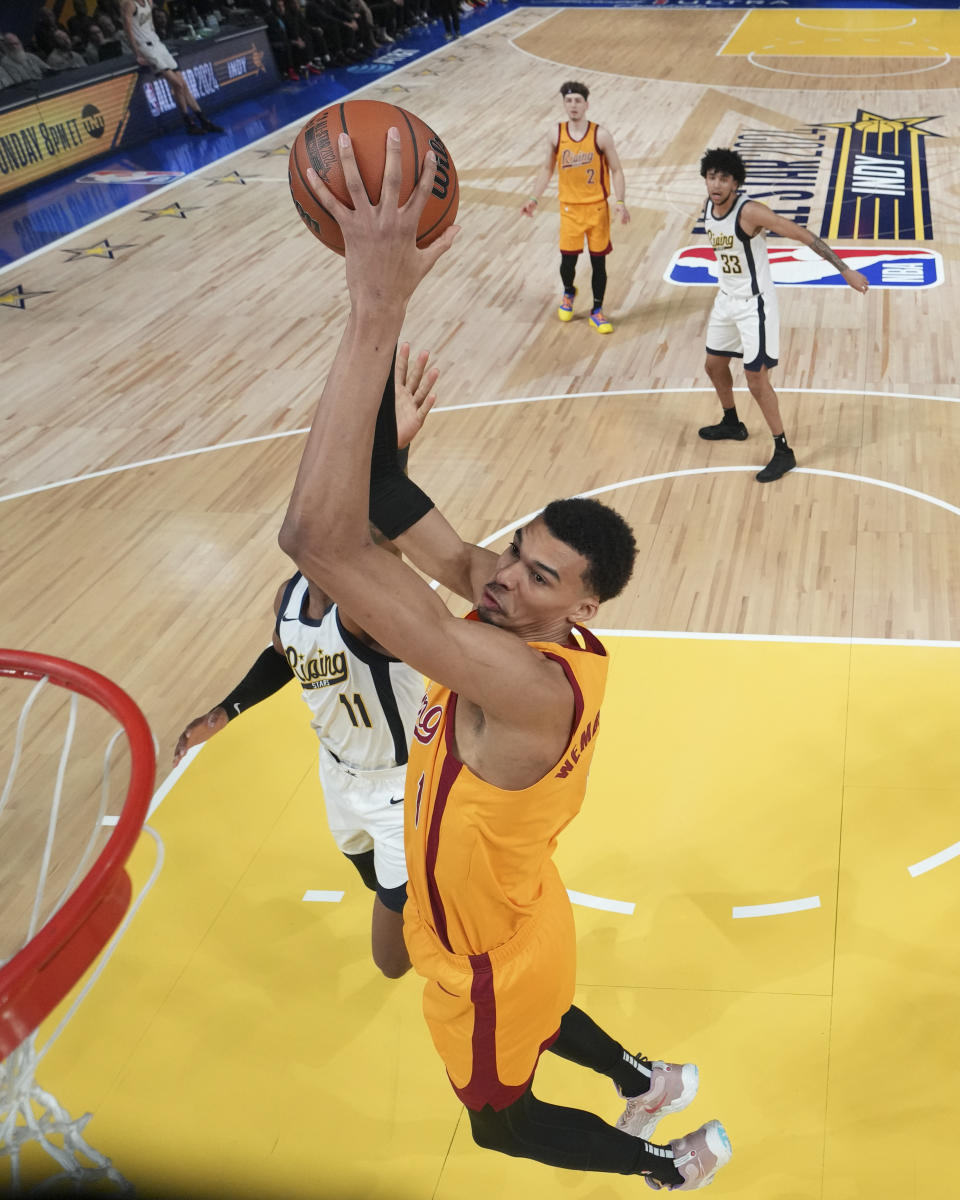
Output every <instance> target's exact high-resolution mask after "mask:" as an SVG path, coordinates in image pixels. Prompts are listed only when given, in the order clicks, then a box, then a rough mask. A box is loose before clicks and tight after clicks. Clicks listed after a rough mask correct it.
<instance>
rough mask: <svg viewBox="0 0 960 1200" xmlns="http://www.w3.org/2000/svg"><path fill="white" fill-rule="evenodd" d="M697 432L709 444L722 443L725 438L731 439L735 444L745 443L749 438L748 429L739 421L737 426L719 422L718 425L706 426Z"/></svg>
mask: <svg viewBox="0 0 960 1200" xmlns="http://www.w3.org/2000/svg"><path fill="white" fill-rule="evenodd" d="M697 432H698V433H699V434H700V436H701V437H702V438H703V439H704V441H707V442H720V441H723V440H724V439H725V438H730V439H731V440H732V441H734V442H745V441H746V440H747V437H748V434H747V427H746V425H744V423H743V422H742V421H737V423H736V424H735V425H729V424H727V422H726V421H719V422H718V423H717V424H716V425H704V427H703V428H702V429H698V430H697Z"/></svg>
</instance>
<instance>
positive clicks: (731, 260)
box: [720, 254, 743, 275]
mask: <svg viewBox="0 0 960 1200" xmlns="http://www.w3.org/2000/svg"><path fill="white" fill-rule="evenodd" d="M720 260H721V262H722V263H723V273H724V275H742V274H743V268H742V267H741V266H740V259H739V258H737V256H736V255H735V254H721V255H720Z"/></svg>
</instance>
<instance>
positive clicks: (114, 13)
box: [93, 0, 161, 28]
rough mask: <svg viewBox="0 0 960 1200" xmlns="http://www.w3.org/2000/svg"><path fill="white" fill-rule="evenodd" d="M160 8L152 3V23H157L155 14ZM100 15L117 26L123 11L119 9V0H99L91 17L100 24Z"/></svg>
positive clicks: (121, 21)
mask: <svg viewBox="0 0 960 1200" xmlns="http://www.w3.org/2000/svg"><path fill="white" fill-rule="evenodd" d="M160 11H161V10H160V9H158V8H157V6H156V5H154V9H153V23H154V24H156V23H157V14H158V13H159V12H160ZM101 17H109V18H110V21H111V23H112V24H113V26H114V28H118V27H119V26H121V25H122V24H123V12H122V11H121V9H120V0H99V3H98V4H97V7H96V8H95V9H94V10H93V19H94V20H95V21H96V22H97V24H98V25H99V24H100V18H101Z"/></svg>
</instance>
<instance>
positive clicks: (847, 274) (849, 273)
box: [843, 267, 870, 292]
mask: <svg viewBox="0 0 960 1200" xmlns="http://www.w3.org/2000/svg"><path fill="white" fill-rule="evenodd" d="M843 277H844V279H845V280H846V281H847V283H849V284H850V286H851V287H852V288H854V289H855V290H856V291H858V292H866V291H869V289H870V281H869V280H868V279H867V277H866V275H861V274H860V272H859V271H854V270H853V269H852V268H851V267H845V268H844V270H843Z"/></svg>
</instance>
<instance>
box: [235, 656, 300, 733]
mask: <svg viewBox="0 0 960 1200" xmlns="http://www.w3.org/2000/svg"><path fill="white" fill-rule="evenodd" d="M292 678H293V670H292V668H291V666H290V664H289V663H288V662H287V660H286V657H285V656H284V655H282V654H280V653H279V651H278V650H277V649H276V648H275V647H274V646H268V647H267V648H266V650H264V652H263V653H262V654H261V655H260V657H259V658H258V659H257V661H256V662H255V663H254V664H253V666H252V667H251V668H250V670H249V671H248V672H247V673H246V675H244V677H243V679H241V680H240V682H239V683H238V684H237V686H236V687H235V688H234V689H233V691H232V692H231V693H230V695H229V696H227V698H226V699H225V700H221V701H220V708H222V709H225V710H226V714H227V719H228V720H229V721H232V720H233V718H234V717H236V716H239V714H240V713H242V712H243V711H244V710H245V709H248V708H252V707H253V706H254V705H255V704H259V703H260V701H261V700H266V698H267V697H268V696H272V695H273V693H274V692H279V691H280V689H281V688H282V687H283V685H284V684H285V683H289V682H290V680H291V679H292Z"/></svg>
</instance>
